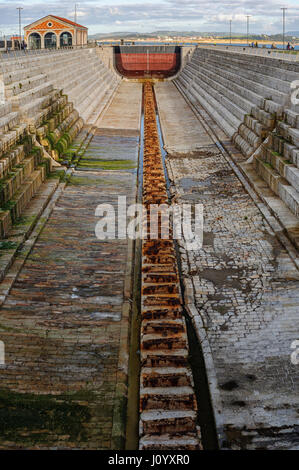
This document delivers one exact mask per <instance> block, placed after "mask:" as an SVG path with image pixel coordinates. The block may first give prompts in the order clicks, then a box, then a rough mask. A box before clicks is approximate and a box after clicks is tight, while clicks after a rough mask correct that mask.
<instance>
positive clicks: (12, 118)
mask: <svg viewBox="0 0 299 470" xmlns="http://www.w3.org/2000/svg"><path fill="white" fill-rule="evenodd" d="M18 124H19V114H18V113H17V112H12V113H9V114H6V115H5V116H3V117H0V134H2V133H5V132H8V131H10V130H12V129H13V128H14V127H16V126H17V125H18Z"/></svg>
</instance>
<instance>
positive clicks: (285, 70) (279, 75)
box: [195, 49, 298, 82]
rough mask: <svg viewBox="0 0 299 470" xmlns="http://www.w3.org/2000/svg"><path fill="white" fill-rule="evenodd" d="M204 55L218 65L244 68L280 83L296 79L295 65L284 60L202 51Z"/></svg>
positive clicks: (197, 52)
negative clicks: (214, 59)
mask: <svg viewBox="0 0 299 470" xmlns="http://www.w3.org/2000/svg"><path fill="white" fill-rule="evenodd" d="M202 51H203V49H199V50H198V51H196V53H195V55H197V54H199V53H200V52H202ZM204 55H205V56H208V57H212V58H213V57H215V58H217V61H218V63H223V65H225V64H227V63H228V64H234V66H235V67H237V68H239V69H241V68H246V69H248V70H253V71H255V72H257V73H261V74H263V75H267V76H269V77H270V78H274V79H278V80H280V81H287V82H292V81H293V80H296V79H297V78H298V76H297V64H294V63H287V62H286V61H284V60H281V61H278V60H277V59H271V58H267V57H259V56H250V55H248V54H246V55H244V54H240V53H234V52H226V51H219V50H217V51H211V50H209V51H208V50H206V49H205V50H204Z"/></svg>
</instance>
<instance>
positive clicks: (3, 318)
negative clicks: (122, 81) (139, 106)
mask: <svg viewBox="0 0 299 470" xmlns="http://www.w3.org/2000/svg"><path fill="white" fill-rule="evenodd" d="M119 112H120V113H121V112H122V110H121V109H119ZM102 133H103V132H102ZM138 148H139V138H138V137H136V136H135V137H128V136H127V137H125V136H117V135H116V136H111V135H109V136H105V135H97V136H95V137H94V139H93V140H92V142H91V144H90V146H89V148H88V151H87V152H86V153H85V155H84V158H83V159H82V160H81V165H80V166H79V168H78V169H77V170H76V171H75V172H74V174H73V176H72V177H71V180H70V183H69V184H68V185H67V187H66V189H65V191H64V193H63V194H62V196H61V198H60V200H59V202H58V203H57V205H56V207H55V208H54V210H53V212H52V215H51V216H50V218H49V220H48V223H47V224H46V225H45V228H44V230H43V232H42V234H41V236H40V237H39V239H38V241H37V243H36V244H35V247H34V248H33V251H32V252H31V254H30V255H29V257H28V258H27V260H26V262H25V264H24V266H23V268H22V270H21V272H20V274H19V276H18V278H17V280H16V282H15V284H14V286H13V288H12V290H11V292H10V294H9V295H8V297H7V298H6V300H5V302H4V304H3V306H2V308H1V310H0V340H1V341H4V343H5V348H6V366H5V367H2V368H0V384H1V385H0V448H2V449H10V448H22V449H24V448H25V449H30V448H34V449H36V448H53V449H70V448H78V449H109V448H120V447H121V446H122V445H123V437H124V428H123V426H124V423H125V417H124V404H125V398H126V383H127V361H128V327H129V310H130V302H129V297H130V268H131V259H130V257H131V256H132V253H131V251H130V249H131V247H130V245H129V243H128V242H127V240H107V241H101V240H98V239H97V238H96V236H95V226H96V222H97V221H98V218H97V217H95V209H96V207H97V205H98V204H101V203H105V204H107V203H110V204H112V205H113V206H116V204H117V198H118V196H127V198H128V203H130V202H132V201H134V200H135V192H136V166H137V157H138ZM9 275H10V274H9V273H8V276H9Z"/></svg>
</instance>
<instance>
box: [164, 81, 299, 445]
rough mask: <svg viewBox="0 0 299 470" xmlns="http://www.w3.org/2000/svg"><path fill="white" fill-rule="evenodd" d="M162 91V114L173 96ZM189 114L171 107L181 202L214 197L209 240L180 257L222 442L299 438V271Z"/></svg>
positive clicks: (170, 161)
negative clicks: (296, 360)
mask: <svg viewBox="0 0 299 470" xmlns="http://www.w3.org/2000/svg"><path fill="white" fill-rule="evenodd" d="M162 85H163V84H162ZM177 95H179V92H178V91H177ZM159 96H160V95H159V92H158V93H157V99H158V107H159V112H160V115H161V114H162V113H161V111H162V110H163V106H164V101H165V97H162V99H161V100H160V101H159ZM178 99H179V96H178ZM168 100H169V102H170V103H169V104H168V108H171V107H174V106H175V103H174V102H172V100H174V101H175V102H176V96H175V93H172V94H171V95H169V96H168ZM181 119H182V116H181V115H179V113H171V114H169V115H168V119H167V120H165V119H163V118H162V119H161V125H162V131H163V135H164V138H165V136H166V145H167V146H169V145H170V143H172V147H171V149H172V154H169V155H168V156H167V168H168V173H169V178H170V180H171V182H172V193H173V202H174V203H175V202H176V203H202V204H203V206H204V243H203V247H202V249H201V250H198V251H187V250H186V246H185V243H184V242H183V241H182V242H181V243H180V258H181V267H182V274H183V280H184V285H185V301H186V306H187V308H188V311H189V313H190V315H191V316H192V318H193V324H194V325H195V327H196V331H197V335H198V337H199V338H200V341H201V345H202V348H203V353H204V357H205V362H206V368H207V373H208V379H209V383H210V391H211V395H212V401H213V405H214V412H215V416H216V424H217V431H218V435H219V437H220V441H221V445H222V447H224V448H232V449H240V448H242V449H265V448H267V449H290V448H298V447H299V438H298V389H299V387H298V385H299V383H298V366H295V365H293V364H292V362H291V354H292V352H293V350H292V348H291V346H292V343H293V342H294V341H295V340H296V339H297V336H298V305H299V282H298V280H299V276H298V271H297V270H296V268H295V265H294V264H293V262H292V260H291V258H290V256H289V255H288V253H287V252H286V250H285V249H284V248H283V247H282V245H280V243H279V242H278V240H277V238H276V237H275V235H274V233H273V232H272V231H271V229H270V227H269V225H268V224H267V222H266V220H265V219H264V217H263V215H262V214H261V212H260V211H259V209H258V207H257V206H256V205H255V204H254V202H253V200H252V199H251V198H250V196H249V195H248V194H247V192H246V191H245V189H244V187H243V186H242V184H241V183H240V181H239V180H238V178H237V177H236V175H235V174H234V172H233V171H232V169H231V167H230V166H229V165H228V163H227V162H226V160H225V159H224V157H223V155H222V154H221V153H220V152H219V149H218V148H217V146H216V145H214V144H213V142H212V141H211V140H210V139H209V137H208V135H207V134H206V133H204V134H203V138H202V140H201V138H199V140H198V143H197V144H198V150H197V151H194V152H191V151H190V150H192V148H194V147H193V137H192V136H193V135H194V133H195V130H196V129H197V128H198V121H197V119H196V117H195V116H194V117H193V122H192V121H191V120H188V126H187V127H186V130H185V128H184V127H183V126H182V123H181ZM175 127H177V128H178V129H180V131H179V132H180V136H181V139H182V141H183V142H184V146H185V149H186V151H185V152H184V153H181V149H182V146H181V143H180V142H179V141H178V142H177V145H173V141H172V139H171V137H168V136H169V135H170V132H174V129H175ZM190 136H191V139H190V138H189V137H190ZM188 148H189V151H188Z"/></svg>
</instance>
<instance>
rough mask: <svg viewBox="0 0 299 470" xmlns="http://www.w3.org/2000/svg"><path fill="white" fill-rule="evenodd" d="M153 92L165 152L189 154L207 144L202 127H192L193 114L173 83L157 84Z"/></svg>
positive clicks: (198, 125) (206, 137) (207, 139)
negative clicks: (154, 93) (155, 98)
mask: <svg viewBox="0 0 299 470" xmlns="http://www.w3.org/2000/svg"><path fill="white" fill-rule="evenodd" d="M155 92H156V97H157V103H158V108H159V117H160V121H161V126H162V132H163V138H164V143H165V148H166V150H167V152H169V153H174V152H182V153H186V152H191V151H193V150H196V149H197V148H200V146H202V145H205V144H208V143H209V138H208V136H207V134H206V133H205V131H204V129H203V127H202V126H201V125H200V124H199V123H197V125H196V126H195V125H194V114H193V112H192V110H191V109H190V107H189V106H188V104H187V103H186V101H185V100H184V98H183V97H182V95H180V94H179V93H178V91H177V89H176V87H175V85H174V84H173V83H171V82H161V83H157V84H156V85H155Z"/></svg>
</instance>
